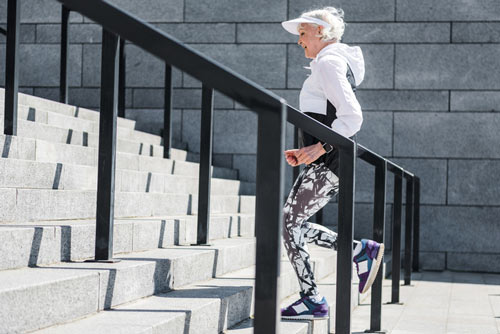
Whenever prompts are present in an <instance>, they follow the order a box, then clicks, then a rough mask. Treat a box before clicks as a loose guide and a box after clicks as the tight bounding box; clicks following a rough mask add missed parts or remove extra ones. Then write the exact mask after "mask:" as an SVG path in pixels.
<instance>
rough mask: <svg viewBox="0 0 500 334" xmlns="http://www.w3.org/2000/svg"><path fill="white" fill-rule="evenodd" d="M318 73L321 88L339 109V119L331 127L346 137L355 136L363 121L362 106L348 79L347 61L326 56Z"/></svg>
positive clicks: (320, 63)
mask: <svg viewBox="0 0 500 334" xmlns="http://www.w3.org/2000/svg"><path fill="white" fill-rule="evenodd" d="M317 66H318V74H319V80H320V85H321V88H322V89H323V92H324V93H325V95H326V97H327V99H328V100H329V101H330V102H331V103H332V104H333V105H334V106H335V109H337V113H336V115H337V119H336V120H334V121H333V123H332V125H331V127H332V129H333V131H335V132H337V133H339V134H341V135H343V136H344V137H352V136H354V135H355V134H356V133H357V132H358V131H359V130H360V129H361V124H362V123H363V115H362V113H361V106H360V105H359V102H358V100H357V99H356V95H354V92H353V91H352V87H351V84H350V83H349V81H347V77H346V74H347V63H346V62H345V60H344V59H342V58H340V57H337V56H326V57H323V58H321V59H320V60H319V62H318V64H317Z"/></svg>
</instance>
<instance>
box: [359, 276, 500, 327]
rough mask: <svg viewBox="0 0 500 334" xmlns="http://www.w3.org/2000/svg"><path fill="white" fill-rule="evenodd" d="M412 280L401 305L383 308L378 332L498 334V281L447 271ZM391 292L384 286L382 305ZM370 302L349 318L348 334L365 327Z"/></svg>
mask: <svg viewBox="0 0 500 334" xmlns="http://www.w3.org/2000/svg"><path fill="white" fill-rule="evenodd" d="M412 278H413V281H412V286H401V294H400V296H401V298H400V301H401V302H403V305H387V304H384V305H383V307H382V329H385V330H387V332H388V333H392V334H410V333H411V334H413V333H415V334H416V333H419V334H442V333H446V334H453V333H457V334H458V333H470V334H490V333H492V334H498V333H500V275H494V274H479V273H459V272H449V271H446V272H422V273H415V274H413V277H412ZM390 286H391V281H390V280H385V281H384V291H383V298H382V302H383V303H385V302H387V301H389V300H390V298H391V295H390V293H391V290H390ZM369 302H370V300H369V299H368V300H367V301H365V302H364V303H362V304H361V305H360V306H359V307H358V308H357V309H356V310H355V311H354V312H353V317H352V331H353V333H363V332H364V331H365V330H366V329H368V328H369V327H370V326H369V325H370V323H369V321H370V305H369Z"/></svg>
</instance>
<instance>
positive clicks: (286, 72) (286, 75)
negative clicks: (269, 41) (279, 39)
mask: <svg viewBox="0 0 500 334" xmlns="http://www.w3.org/2000/svg"><path fill="white" fill-rule="evenodd" d="M285 89H288V44H287V45H286V55H285Z"/></svg>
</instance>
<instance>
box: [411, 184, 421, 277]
mask: <svg viewBox="0 0 500 334" xmlns="http://www.w3.org/2000/svg"><path fill="white" fill-rule="evenodd" d="M414 194H415V195H414V204H413V271H418V270H419V266H420V263H419V262H420V259H419V256H420V254H419V252H420V178H419V177H415V189H414Z"/></svg>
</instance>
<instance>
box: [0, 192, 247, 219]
mask: <svg viewBox="0 0 500 334" xmlns="http://www.w3.org/2000/svg"><path fill="white" fill-rule="evenodd" d="M0 201H1V202H0V221H2V222H26V221H28V222H29V221H44V220H59V219H94V218H95V215H96V192H95V191H85V190H47V189H14V188H0ZM197 211H198V196H197V195H189V194H160V193H133V192H118V193H115V209H114V212H115V217H117V218H125V217H153V216H170V215H186V214H193V213H196V212H197ZM210 211H211V212H212V213H253V212H254V211H255V197H253V196H237V195H233V196H229V195H228V196H211V198H210Z"/></svg>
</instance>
